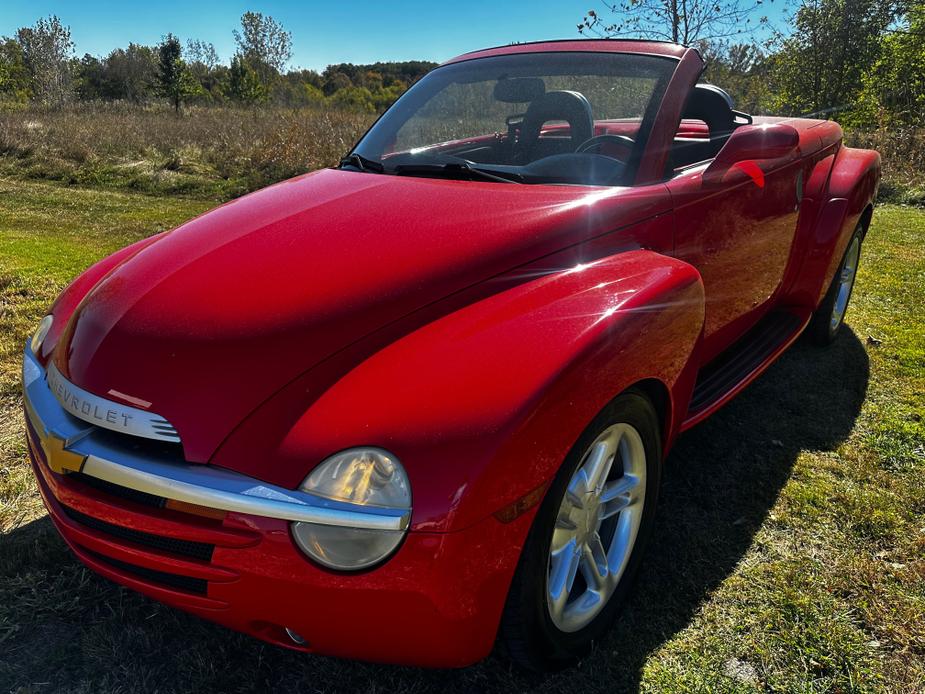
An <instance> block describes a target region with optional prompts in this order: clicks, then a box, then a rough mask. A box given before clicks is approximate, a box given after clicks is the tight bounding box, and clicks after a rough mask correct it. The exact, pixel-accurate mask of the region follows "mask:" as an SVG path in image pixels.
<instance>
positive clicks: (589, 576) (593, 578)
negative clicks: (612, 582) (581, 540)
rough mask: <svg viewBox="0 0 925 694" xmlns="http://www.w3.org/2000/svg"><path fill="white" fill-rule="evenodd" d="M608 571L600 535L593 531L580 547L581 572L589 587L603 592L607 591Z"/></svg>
mask: <svg viewBox="0 0 925 694" xmlns="http://www.w3.org/2000/svg"><path fill="white" fill-rule="evenodd" d="M609 573H610V572H609V570H608V569H607V553H606V552H605V551H604V543H603V542H601V536H600V535H598V534H597V533H593V534H592V535H591V537H589V538H588V542H587V544H585V546H584V547H582V552H581V574H582V576H584V578H585V582H586V583H587V584H588V587H589V588H592V589H593V590H595V591H596V592H598V593H604V592H606V591H607V578H608V575H609Z"/></svg>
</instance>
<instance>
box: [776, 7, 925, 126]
mask: <svg viewBox="0 0 925 694" xmlns="http://www.w3.org/2000/svg"><path fill="white" fill-rule="evenodd" d="M895 12H896V7H895V5H894V4H893V0H806V2H805V4H803V5H802V6H801V7H800V8H799V10H797V12H796V15H795V16H794V18H793V32H792V33H791V34H790V35H789V36H787V37H786V38H781V39H780V40H779V50H778V51H777V53H776V54H775V56H774V58H773V63H774V64H773V70H772V77H773V80H774V85H773V86H774V87H775V91H776V92H777V94H778V100H779V103H778V108H779V109H781V110H782V111H784V112H789V113H793V114H810V113H812V114H817V115H821V116H827V115H832V114H835V113H839V112H841V111H845V110H847V109H850V108H851V107H852V106H853V104H854V103H855V100H856V99H857V97H858V93H859V91H860V88H861V85H862V83H863V77H864V74H865V73H866V72H867V71H868V69H869V67H870V66H871V65H872V64H873V63H874V62H875V61H876V60H877V57H878V55H879V52H880V41H881V35H882V34H883V32H884V30H885V29H886V28H887V27H888V26H889V25H890V23H891V22H892V21H893V19H894V17H895ZM919 41H920V42H921V39H919ZM919 45H921V43H919Z"/></svg>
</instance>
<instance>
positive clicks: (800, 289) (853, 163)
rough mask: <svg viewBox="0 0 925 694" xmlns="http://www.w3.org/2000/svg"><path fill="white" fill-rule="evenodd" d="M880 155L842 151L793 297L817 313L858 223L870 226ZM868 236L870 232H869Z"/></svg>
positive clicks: (836, 158) (832, 172)
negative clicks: (816, 310)
mask: <svg viewBox="0 0 925 694" xmlns="http://www.w3.org/2000/svg"><path fill="white" fill-rule="evenodd" d="M880 173H881V170H880V155H879V154H878V153H877V152H875V151H873V150H865V149H853V148H851V147H841V148H840V149H839V150H838V153H837V154H836V156H835V162H834V163H833V165H832V171H831V174H830V175H829V180H828V187H827V190H826V192H825V195H824V197H823V200H824V201H825V202H824V203H823V205H822V207H821V210H820V212H819V216H818V218H817V220H816V224H815V226H814V228H813V230H812V233H811V235H810V238H809V239H808V245H807V248H806V253H805V255H804V260H803V264H802V266H801V270H800V274H799V278H798V280H797V284H796V286H795V287H794V291H793V292H792V294H791V296H792V298H793V299H794V300H795V302H797V303H802V304H808V305H809V306H810V307H812V308H813V310H815V309H816V308H818V306H819V304H820V302H821V301H822V299H823V297H824V296H825V293H826V290H827V289H828V288H829V284H831V282H832V278H833V277H834V276H835V271H836V270H837V268H838V264H839V263H840V262H841V259H842V256H843V255H844V253H845V250H846V249H847V247H848V242H849V241H850V239H851V236H852V234H853V233H854V230H855V229H856V228H857V226H858V223H859V222H860V223H864V224H865V225H869V223H870V215H871V213H872V211H873V205H874V201H875V199H876V196H877V190H878V188H879V185H880ZM865 233H866V229H865Z"/></svg>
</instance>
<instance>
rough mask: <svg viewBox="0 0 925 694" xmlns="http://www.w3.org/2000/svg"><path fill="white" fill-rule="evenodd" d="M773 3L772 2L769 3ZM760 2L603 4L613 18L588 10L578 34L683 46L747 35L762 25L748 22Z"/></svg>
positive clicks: (631, 0) (628, 0)
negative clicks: (653, 40)
mask: <svg viewBox="0 0 925 694" xmlns="http://www.w3.org/2000/svg"><path fill="white" fill-rule="evenodd" d="M770 1H771V2H774V0H770ZM763 3H764V0H619V1H618V2H606V1H605V2H604V3H603V5H604V7H605V8H606V9H607V11H608V12H609V13H612V14H613V15H615V19H614V21H612V22H608V21H607V20H606V19H604V18H603V17H601V16H600V15H599V14H598V13H597V12H596V11H595V10H588V13H587V14H586V15H585V16H584V18H583V19H582V21H581V24H579V25H578V33H580V34H585V35H591V36H597V37H601V38H617V37H641V38H654V39H662V40H665V41H674V42H675V43H681V44H684V45H686V46H690V45H694V44H696V43H706V42H712V41H718V40H721V39H728V38H731V37H733V36H745V35H748V34H750V33H752V32H754V30H756V29H757V28H758V27H759V26H761V25H763V24H766V23H767V21H768V19H767V17H761V18H759V20H758V21H757V22H752V14H753V13H754V12H755V11H756V10H757V9H758V8H759V7H761V5H762V4H763Z"/></svg>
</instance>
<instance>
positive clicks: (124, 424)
mask: <svg viewBox="0 0 925 694" xmlns="http://www.w3.org/2000/svg"><path fill="white" fill-rule="evenodd" d="M48 387H49V388H50V389H51V392H52V393H53V394H54V396H55V398H57V400H58V402H59V403H61V407H63V408H64V409H65V410H66V411H67V412H68V413H69V414H72V415H73V416H75V417H77V418H78V419H82V420H83V421H85V422H89V423H91V424H95V425H97V426H99V427H103V428H104V429H111V430H112V431H118V432H120V433H123V434H131V435H132V436H141V437H143V438H148V439H156V440H159V441H170V442H172V443H179V441H180V437H179V435H178V434H177V431H176V429H174V427H173V425H171V424H170V423H169V422H168V421H167V420H166V419H164V418H163V417H161V416H159V415H156V414H154V413H153V412H145V411H144V410H141V409H138V408H137V407H129V406H128V405H121V404H119V403H117V402H112V401H111V400H106V399H104V398H101V397H99V396H98V395H94V394H93V393H90V392H89V391H86V390H84V389H83V388H79V387H78V386H75V385H74V384H73V383H71V382H70V381H68V380H67V379H66V378H65V377H64V376H62V375H61V372H60V371H58V368H57V367H56V366H55V365H54V364H52V365H51V366H50V367H49V369H48Z"/></svg>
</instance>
